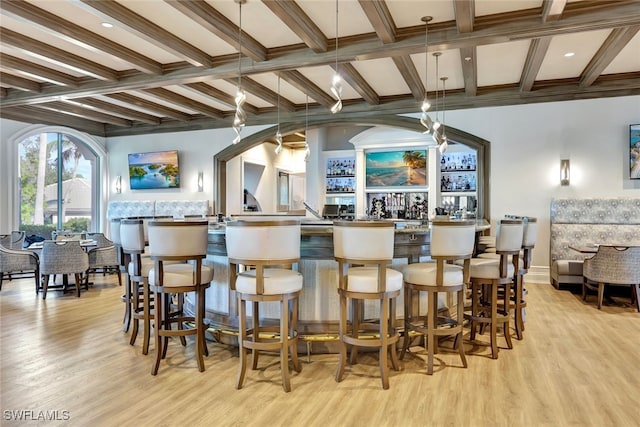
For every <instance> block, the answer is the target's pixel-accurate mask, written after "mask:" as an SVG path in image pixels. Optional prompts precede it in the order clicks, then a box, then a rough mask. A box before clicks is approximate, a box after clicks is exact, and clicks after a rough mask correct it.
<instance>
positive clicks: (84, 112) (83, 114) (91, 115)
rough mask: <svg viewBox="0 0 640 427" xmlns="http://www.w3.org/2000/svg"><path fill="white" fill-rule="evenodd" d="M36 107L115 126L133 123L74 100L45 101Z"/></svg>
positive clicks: (128, 125) (125, 125)
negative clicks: (71, 101)
mask: <svg viewBox="0 0 640 427" xmlns="http://www.w3.org/2000/svg"><path fill="white" fill-rule="evenodd" d="M38 107H40V108H44V109H46V110H52V111H57V112H60V113H64V114H71V115H72V116H76V117H80V118H83V119H87V120H94V121H97V122H100V123H110V124H112V125H116V126H123V127H130V126H131V125H132V124H133V122H132V121H131V120H126V119H123V118H121V117H116V116H112V115H111V114H105V113H101V112H99V111H95V110H92V109H91V108H85V107H82V106H81V105H79V104H77V103H75V102H73V103H69V102H65V101H54V102H46V103H44V104H38Z"/></svg>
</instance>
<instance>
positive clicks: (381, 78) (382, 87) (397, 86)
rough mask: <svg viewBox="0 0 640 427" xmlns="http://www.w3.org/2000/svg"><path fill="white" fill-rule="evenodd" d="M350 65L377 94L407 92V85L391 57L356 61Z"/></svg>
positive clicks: (386, 94) (390, 94)
mask: <svg viewBox="0 0 640 427" xmlns="http://www.w3.org/2000/svg"><path fill="white" fill-rule="evenodd" d="M352 65H353V66H354V67H355V69H356V70H357V71H358V72H359V73H360V74H361V75H362V77H363V78H364V79H365V80H366V81H367V82H369V85H371V86H372V87H373V88H374V90H375V91H376V93H377V94H378V95H379V96H393V95H400V94H403V93H407V92H409V86H407V83H406V82H405V81H404V79H403V78H402V76H401V75H400V72H399V71H398V67H396V64H395V63H394V62H393V60H392V59H391V58H382V59H371V60H368V61H356V62H354V63H353V64H352Z"/></svg>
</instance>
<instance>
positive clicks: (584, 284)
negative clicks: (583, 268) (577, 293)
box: [582, 277, 587, 301]
mask: <svg viewBox="0 0 640 427" xmlns="http://www.w3.org/2000/svg"><path fill="white" fill-rule="evenodd" d="M586 300H587V278H586V277H583V278H582V301H586Z"/></svg>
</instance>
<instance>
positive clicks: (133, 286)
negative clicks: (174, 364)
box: [120, 219, 153, 354]
mask: <svg viewBox="0 0 640 427" xmlns="http://www.w3.org/2000/svg"><path fill="white" fill-rule="evenodd" d="M120 244H121V247H122V251H123V253H124V254H125V255H126V256H127V257H128V258H129V263H128V265H127V272H128V278H127V287H126V290H125V292H126V296H125V300H126V303H127V308H126V309H125V311H126V312H128V317H129V319H130V322H131V321H133V329H132V331H131V339H130V340H129V344H131V345H135V342H136V338H137V337H138V331H139V323H140V320H142V325H143V326H142V332H143V333H142V354H148V353H149V341H150V335H151V320H152V319H153V313H151V310H152V309H153V306H152V296H151V294H150V292H149V285H148V284H149V282H148V277H149V270H151V269H152V268H153V261H152V260H151V258H149V255H148V254H145V252H144V251H145V240H144V230H143V224H142V220H141V219H123V220H122V221H121V223H120ZM127 329H128V327H127Z"/></svg>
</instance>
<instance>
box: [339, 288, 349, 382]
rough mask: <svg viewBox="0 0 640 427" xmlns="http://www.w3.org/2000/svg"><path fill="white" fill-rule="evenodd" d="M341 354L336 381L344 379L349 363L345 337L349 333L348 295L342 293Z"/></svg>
mask: <svg viewBox="0 0 640 427" xmlns="http://www.w3.org/2000/svg"><path fill="white" fill-rule="evenodd" d="M339 334H340V344H339V345H340V355H339V356H338V357H339V358H338V368H337V369H336V381H337V382H340V381H342V377H343V376H344V369H345V365H346V364H347V344H346V343H345V342H344V337H345V336H346V335H347V297H346V296H345V295H344V294H340V332H339Z"/></svg>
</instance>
